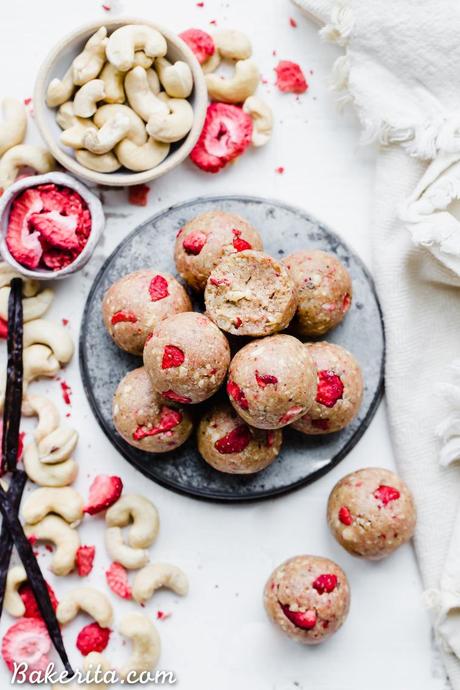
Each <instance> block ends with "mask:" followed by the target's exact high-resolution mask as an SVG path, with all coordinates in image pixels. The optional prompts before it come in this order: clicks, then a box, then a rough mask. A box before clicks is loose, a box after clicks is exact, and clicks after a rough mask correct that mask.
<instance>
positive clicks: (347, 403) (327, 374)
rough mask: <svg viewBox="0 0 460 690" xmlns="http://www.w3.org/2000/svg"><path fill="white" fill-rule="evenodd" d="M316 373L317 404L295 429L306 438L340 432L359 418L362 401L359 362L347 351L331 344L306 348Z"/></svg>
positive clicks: (295, 425)
mask: <svg viewBox="0 0 460 690" xmlns="http://www.w3.org/2000/svg"><path fill="white" fill-rule="evenodd" d="M304 347H305V348H306V349H307V351H308V353H309V354H310V356H311V358H312V359H313V361H314V363H315V366H316V369H317V388H316V397H315V402H314V403H313V405H312V406H311V407H310V409H309V410H308V412H307V414H306V415H304V416H303V417H301V418H300V419H298V420H297V421H296V422H294V424H293V425H292V426H293V427H294V429H297V430H298V431H301V432H302V433H304V434H330V433H332V432H333V431H340V430H341V429H344V428H345V427H346V426H347V424H349V423H350V422H351V421H352V419H353V418H354V417H355V415H356V414H357V412H358V410H359V408H360V405H361V401H362V399H363V377H362V374H361V369H360V367H359V364H358V362H357V361H356V359H355V358H354V357H353V355H352V354H350V353H349V352H348V351H347V350H345V349H344V348H343V347H340V345H333V344H332V343H325V342H322V343H308V344H306V345H304Z"/></svg>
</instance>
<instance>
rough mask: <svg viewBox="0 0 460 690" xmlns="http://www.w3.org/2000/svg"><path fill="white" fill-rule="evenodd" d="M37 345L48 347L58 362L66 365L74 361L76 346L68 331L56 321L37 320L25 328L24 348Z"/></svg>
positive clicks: (27, 324) (30, 322)
mask: <svg viewBox="0 0 460 690" xmlns="http://www.w3.org/2000/svg"><path fill="white" fill-rule="evenodd" d="M35 343H41V344H42V345H47V346H48V347H49V348H50V349H51V350H52V352H53V355H54V356H55V357H56V359H57V360H58V362H61V364H66V363H67V362H69V361H70V360H71V359H72V355H73V352H74V346H73V342H72V338H71V337H70V335H69V333H68V331H67V330H66V329H65V328H64V326H61V324H60V323H56V322H55V321H48V320H47V319H35V320H34V321H29V323H26V324H25V326H24V347H25V348H26V347H29V346H30V345H34V344H35Z"/></svg>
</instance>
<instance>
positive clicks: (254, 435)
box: [198, 404, 282, 474]
mask: <svg viewBox="0 0 460 690" xmlns="http://www.w3.org/2000/svg"><path fill="white" fill-rule="evenodd" d="M281 443H282V431H280V430H276V431H272V430H268V431H261V430H260V429H254V428H253V427H250V426H248V424H246V422H244V421H243V420H242V419H241V418H240V417H239V416H238V415H237V414H236V412H235V410H234V409H233V407H231V405H228V404H221V405H218V406H217V407H214V408H213V409H212V410H210V411H209V412H208V413H207V414H205V416H204V417H203V418H202V420H201V422H200V424H199V427H198V450H199V452H200V454H201V456H202V457H203V459H204V460H205V461H206V462H207V463H208V464H209V465H211V466H212V467H214V468H215V469H216V470H219V471H220V472H228V473H230V474H252V473H253V472H260V470H263V469H265V467H268V465H270V464H271V463H272V462H273V461H274V460H276V458H277V456H278V453H279V452H280V448H281Z"/></svg>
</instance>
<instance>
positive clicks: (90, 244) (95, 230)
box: [0, 172, 105, 280]
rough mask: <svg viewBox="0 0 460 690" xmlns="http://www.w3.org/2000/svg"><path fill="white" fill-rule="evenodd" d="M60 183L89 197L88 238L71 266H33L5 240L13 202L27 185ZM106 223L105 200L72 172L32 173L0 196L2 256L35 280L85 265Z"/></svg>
mask: <svg viewBox="0 0 460 690" xmlns="http://www.w3.org/2000/svg"><path fill="white" fill-rule="evenodd" d="M50 183H53V184H57V185H62V186H63V187H70V189H74V190H75V191H76V192H77V193H78V194H80V196H81V197H82V198H83V199H84V200H85V201H86V203H87V205H88V209H89V212H90V214H91V232H90V235H89V237H88V241H87V243H86V245H85V247H84V249H83V251H82V252H81V253H80V254H79V255H78V256H77V258H76V259H75V261H73V262H72V263H71V264H69V265H68V266H65V267H64V268H61V269H59V270H58V271H51V270H46V269H44V268H39V269H36V270H32V269H30V268H26V267H25V266H22V264H20V263H18V262H17V261H16V259H15V258H14V257H13V256H12V255H11V254H10V250H9V249H8V246H7V244H6V231H7V228H8V221H9V217H10V209H11V204H12V203H13V201H14V200H15V198H16V197H17V196H18V194H20V193H21V192H23V191H24V190H25V189H29V188H32V187H37V186H38V185H40V184H50ZM104 226H105V216H104V211H103V209H102V204H101V202H100V201H99V199H98V198H97V196H95V195H94V194H93V193H92V192H90V190H89V189H88V188H87V187H86V186H85V185H84V184H82V183H81V182H79V181H78V180H76V179H75V178H74V177H72V176H71V175H67V174H66V173H60V172H52V173H47V174H46V175H31V176H29V177H24V178H23V179H22V180H18V181H17V182H15V183H14V184H12V185H11V187H8V188H7V189H6V190H5V191H4V193H3V195H2V196H1V197H0V253H1V255H2V257H3V259H4V260H5V261H6V262H7V263H9V264H10V266H12V267H13V268H14V269H15V270H16V271H17V272H18V273H21V274H22V275H24V276H27V277H28V278H34V279H35V280H60V279H61V278H65V277H66V276H69V275H71V274H72V273H76V272H77V271H80V270H81V269H82V268H83V266H84V265H85V264H86V263H87V262H88V261H89V259H90V258H91V255H92V253H93V252H94V250H95V248H96V245H97V243H98V242H99V239H100V237H101V234H102V231H103V229H104Z"/></svg>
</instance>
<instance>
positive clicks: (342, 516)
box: [339, 506, 353, 527]
mask: <svg viewBox="0 0 460 690" xmlns="http://www.w3.org/2000/svg"><path fill="white" fill-rule="evenodd" d="M339 520H340V522H341V523H342V525H347V527H348V526H350V525H352V524H353V516H352V514H351V512H350V510H349V508H347V506H342V507H341V508H340V510H339Z"/></svg>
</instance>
